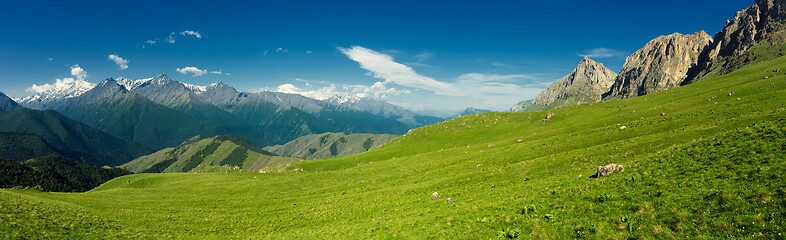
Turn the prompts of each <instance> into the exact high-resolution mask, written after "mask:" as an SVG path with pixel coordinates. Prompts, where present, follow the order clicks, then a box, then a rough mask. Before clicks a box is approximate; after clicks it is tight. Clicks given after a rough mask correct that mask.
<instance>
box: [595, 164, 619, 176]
mask: <svg viewBox="0 0 786 240" xmlns="http://www.w3.org/2000/svg"><path fill="white" fill-rule="evenodd" d="M624 171H625V167H623V166H622V165H617V164H614V163H612V164H609V165H606V166H598V173H597V176H598V177H603V176H606V175H609V174H611V173H613V172H624Z"/></svg>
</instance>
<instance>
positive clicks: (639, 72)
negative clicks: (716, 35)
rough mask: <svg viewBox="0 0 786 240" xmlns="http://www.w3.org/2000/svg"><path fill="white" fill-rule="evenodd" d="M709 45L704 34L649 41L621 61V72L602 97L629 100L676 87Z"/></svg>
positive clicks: (708, 39)
mask: <svg viewBox="0 0 786 240" xmlns="http://www.w3.org/2000/svg"><path fill="white" fill-rule="evenodd" d="M711 42H712V38H710V36H709V35H707V33H705V32H704V31H701V32H697V33H694V34H691V35H682V34H679V33H674V34H671V35H668V36H660V37H658V38H655V39H653V40H652V41H650V42H649V43H647V45H645V46H644V47H643V48H642V49H639V50H638V51H636V52H635V53H633V54H631V55H630V56H628V58H627V59H625V65H624V66H623V67H622V71H620V74H619V76H617V79H616V81H615V82H614V85H613V86H612V87H611V90H610V91H609V92H608V93H606V94H604V97H615V96H620V97H622V98H630V97H636V96H642V95H647V94H650V93H654V92H658V91H663V90H668V89H672V88H675V87H678V86H679V85H680V83H682V81H683V80H685V78H686V77H687V73H688V70H689V69H690V68H691V67H693V66H695V65H696V63H697V62H698V59H699V54H700V53H701V52H702V50H704V49H705V48H706V47H707V46H708V45H709V44H710V43H711Z"/></svg>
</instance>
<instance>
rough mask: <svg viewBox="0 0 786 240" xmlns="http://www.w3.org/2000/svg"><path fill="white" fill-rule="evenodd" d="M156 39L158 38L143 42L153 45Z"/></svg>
mask: <svg viewBox="0 0 786 240" xmlns="http://www.w3.org/2000/svg"><path fill="white" fill-rule="evenodd" d="M157 40H158V38H156V40H147V42H145V43H147V44H149V45H153V44H156V41H157Z"/></svg>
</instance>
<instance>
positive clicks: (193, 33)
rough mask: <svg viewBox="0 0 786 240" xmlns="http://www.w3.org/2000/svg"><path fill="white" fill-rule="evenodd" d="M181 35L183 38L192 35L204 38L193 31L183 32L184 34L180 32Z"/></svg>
mask: <svg viewBox="0 0 786 240" xmlns="http://www.w3.org/2000/svg"><path fill="white" fill-rule="evenodd" d="M180 35H183V36H186V35H191V36H194V37H196V38H202V34H201V33H199V32H196V31H191V30H186V31H182V32H180Z"/></svg>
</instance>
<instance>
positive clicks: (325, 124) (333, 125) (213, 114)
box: [27, 74, 442, 149]
mask: <svg viewBox="0 0 786 240" xmlns="http://www.w3.org/2000/svg"><path fill="white" fill-rule="evenodd" d="M108 81H109V82H110V84H109V85H107V82H106V81H104V82H101V83H99V84H96V85H95V86H93V87H92V88H91V89H89V90H88V91H85V92H82V93H79V94H78V95H77V94H76V93H74V94H72V95H69V96H68V97H63V96H61V95H52V96H43V95H42V96H41V98H46V99H49V100H50V101H47V102H46V104H35V103H30V104H29V105H27V106H28V107H31V108H41V109H44V108H45V109H55V110H57V111H62V112H63V113H65V114H66V115H67V116H70V117H72V118H74V119H76V120H79V121H83V122H86V123H88V124H90V125H92V126H95V127H97V128H99V129H101V130H104V131H107V132H109V133H111V134H112V135H115V136H118V137H121V138H123V139H126V140H132V141H138V142H141V143H143V144H145V145H146V146H148V147H150V148H153V149H161V148H164V147H167V146H171V145H173V144H177V143H179V142H182V141H184V140H186V139H188V138H189V137H190V136H193V135H206V136H214V135H224V134H235V135H240V136H242V137H244V138H246V139H249V140H250V141H252V142H254V143H255V144H258V145H271V144H274V143H277V144H283V143H286V142H288V141H291V140H294V139H295V138H297V137H300V136H305V135H309V134H316V133H324V132H347V133H377V134H381V133H393V134H403V133H405V132H406V131H407V130H409V129H411V128H414V127H419V126H422V125H425V124H430V123H435V122H439V121H442V119H441V118H436V117H429V116H423V115H419V114H415V113H412V112H411V111H408V110H406V109H403V108H400V107H398V106H395V105H392V104H390V103H386V102H384V101H379V100H373V99H366V98H358V99H354V100H353V101H338V102H332V101H328V100H325V101H320V100H315V99H311V98H307V97H304V96H301V95H297V94H287V93H280V92H259V93H248V92H241V91H237V90H236V89H234V88H233V87H231V86H229V85H226V84H224V83H221V82H218V83H214V84H211V85H208V86H198V85H192V84H187V83H181V82H178V81H174V80H172V79H170V78H169V77H167V76H166V75H165V74H160V75H158V76H155V77H152V78H144V79H136V80H132V79H126V78H118V79H117V80H111V79H110V80H108ZM73 84H77V83H73ZM61 87H62V88H64V89H74V88H76V87H75V86H61ZM74 95H76V96H74ZM164 108H167V109H169V110H167V109H164ZM170 110H174V112H173V111H170ZM154 112H155V113H154ZM143 113H144V114H143ZM159 115H163V116H168V117H166V118H159ZM184 115H185V116H184ZM148 118H154V119H148ZM175 122H176V123H175ZM197 122H201V124H207V127H205V128H203V129H189V128H188V127H189V126H196V125H198V124H196V123H197ZM140 123H145V124H142V125H139V124H140ZM152 123H156V124H152ZM178 124H179V125H183V126H185V128H184V129H177V128H175V125H178ZM151 128H155V129H152V130H151ZM227 128H228V129H227ZM164 135H170V136H172V137H169V138H167V139H165V138H164Z"/></svg>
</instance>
